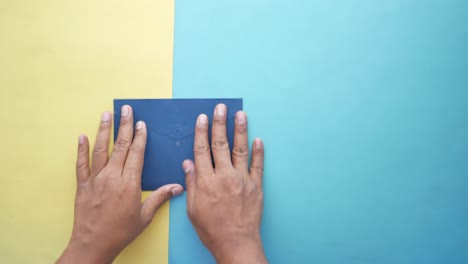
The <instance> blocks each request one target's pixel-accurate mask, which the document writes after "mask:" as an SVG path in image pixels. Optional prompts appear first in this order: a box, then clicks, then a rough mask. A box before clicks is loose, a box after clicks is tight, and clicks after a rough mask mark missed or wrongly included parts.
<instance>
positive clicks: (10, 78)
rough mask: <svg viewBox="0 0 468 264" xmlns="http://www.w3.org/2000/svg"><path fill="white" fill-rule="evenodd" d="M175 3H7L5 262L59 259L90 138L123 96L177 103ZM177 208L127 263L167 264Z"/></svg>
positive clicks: (0, 229) (1, 31)
mask: <svg viewBox="0 0 468 264" xmlns="http://www.w3.org/2000/svg"><path fill="white" fill-rule="evenodd" d="M173 9H174V4H173V1H172V0H151V1H149V0H140V1H112V0H104V1H102V0H101V1H94V0H80V1H72V0H45V1H35V0H10V1H6V0H2V1H0V38H1V39H0V89H1V94H0V103H1V108H0V121H1V123H0V124H1V130H0V133H1V134H0V139H1V141H2V143H1V147H0V151H1V152H0V155H1V156H0V158H1V177H0V188H1V191H0V197H1V199H0V263H52V262H54V261H55V260H56V258H57V257H58V256H59V255H60V253H61V251H62V250H63V248H64V247H65V246H66V244H67V241H68V239H69V235H70V231H71V228H72V219H73V198H74V193H75V172H74V162H75V153H76V144H77V138H78V135H79V134H80V133H86V134H88V135H89V136H90V139H91V143H93V141H94V135H95V132H96V129H97V125H98V122H99V119H100V113H101V112H102V111H104V110H112V100H113V98H142V97H145V98H170V97H171V92H172V88H171V83H172V49H173V15H174V11H173ZM168 221H169V206H168V204H166V205H165V206H164V207H163V208H161V209H160V211H159V213H158V214H157V216H156V219H155V220H154V221H153V223H152V224H151V226H150V227H149V228H148V229H147V230H146V232H145V233H144V234H143V235H142V236H140V237H139V238H138V239H137V240H136V241H135V242H134V243H133V244H132V245H131V246H130V247H129V248H127V249H126V250H125V251H124V252H123V253H122V254H121V256H120V257H119V258H118V261H117V263H143V262H148V263H167V259H168V232H169V229H168V225H169V222H168Z"/></svg>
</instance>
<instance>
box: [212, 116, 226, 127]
mask: <svg viewBox="0 0 468 264" xmlns="http://www.w3.org/2000/svg"><path fill="white" fill-rule="evenodd" d="M213 123H214V124H216V125H221V126H223V125H225V124H226V117H221V116H215V117H214V118H213Z"/></svg>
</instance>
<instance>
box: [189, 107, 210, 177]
mask: <svg viewBox="0 0 468 264" xmlns="http://www.w3.org/2000/svg"><path fill="white" fill-rule="evenodd" d="M195 126H196V127H195V141H194V146H193V154H194V157H195V166H196V168H197V171H198V172H200V175H208V174H212V173H213V163H212V162H211V153H210V143H209V142H208V117H207V116H206V115H204V114H201V115H199V116H198V119H197V124H196V125H195Z"/></svg>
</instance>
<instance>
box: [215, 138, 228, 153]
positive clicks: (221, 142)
mask: <svg viewBox="0 0 468 264" xmlns="http://www.w3.org/2000/svg"><path fill="white" fill-rule="evenodd" d="M211 147H212V148H213V150H226V149H229V143H228V142H227V140H226V139H215V140H213V144H212V145H211Z"/></svg>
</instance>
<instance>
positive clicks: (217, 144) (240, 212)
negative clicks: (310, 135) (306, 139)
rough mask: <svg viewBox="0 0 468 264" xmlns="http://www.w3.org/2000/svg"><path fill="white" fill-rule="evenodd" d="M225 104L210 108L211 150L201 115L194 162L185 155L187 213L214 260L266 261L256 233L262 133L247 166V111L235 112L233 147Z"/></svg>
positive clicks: (205, 120)
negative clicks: (227, 132) (227, 125)
mask: <svg viewBox="0 0 468 264" xmlns="http://www.w3.org/2000/svg"><path fill="white" fill-rule="evenodd" d="M226 113H227V107H226V106H225V105H223V104H220V105H217V106H216V108H215V111H214V120H213V128H212V141H211V150H212V152H213V158H214V161H215V168H213V165H212V160H211V154H210V143H209V142H208V117H207V116H206V115H200V116H199V117H198V119H197V124H196V129H195V144H194V156H195V164H194V163H193V162H192V161H190V160H186V161H184V163H183V165H182V166H183V168H184V171H185V173H186V185H187V214H188V216H189V218H190V220H191V222H192V224H193V226H194V228H195V230H196V231H197V233H198V236H199V237H200V240H201V241H202V242H203V243H204V244H205V246H206V247H207V248H208V249H209V250H210V251H211V253H212V254H213V255H214V257H215V258H216V260H217V262H218V263H267V261H266V258H265V256H264V253H263V247H262V242H261V238H260V224H261V218H262V211H263V190H262V177H263V159H264V147H263V143H262V141H261V140H260V139H255V141H254V144H253V146H252V150H253V152H252V161H251V166H250V170H249V167H248V166H249V146H248V136H247V117H246V115H245V113H244V112H238V113H237V115H236V124H235V131H234V147H233V151H232V160H231V153H230V150H229V143H228V140H227V136H226Z"/></svg>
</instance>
